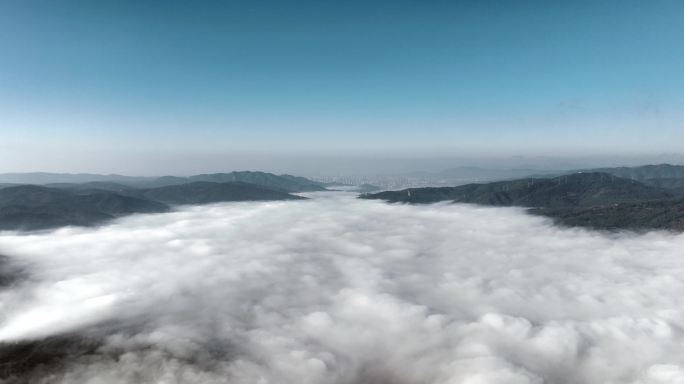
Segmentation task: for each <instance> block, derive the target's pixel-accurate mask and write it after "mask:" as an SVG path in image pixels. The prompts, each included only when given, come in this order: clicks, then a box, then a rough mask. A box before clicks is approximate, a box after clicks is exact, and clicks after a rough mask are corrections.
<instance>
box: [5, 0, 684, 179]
mask: <svg viewBox="0 0 684 384" xmlns="http://www.w3.org/2000/svg"><path fill="white" fill-rule="evenodd" d="M682 14H684V3H683V2H681V1H648V2H646V1H630V0H627V1H572V2H562V1H405V0H397V1H288V2H283V1H201V2H190V1H173V0H170V1H85V0H84V1H74V0H63V1H36V0H26V1H5V0H0V135H1V136H2V139H1V140H0V153H2V155H1V156H2V159H1V160H2V169H0V171H28V170H38V169H40V170H49V171H71V172H75V171H97V170H102V171H106V172H121V173H145V172H164V173H173V172H174V171H176V173H183V172H191V171H195V169H193V167H190V166H188V164H190V163H192V164H196V166H195V168H197V167H200V166H197V164H200V165H201V167H204V168H215V169H216V168H221V167H222V168H230V165H229V164H230V161H232V160H230V159H240V161H241V164H243V163H244V164H249V163H250V161H252V160H253V161H254V162H255V163H259V164H263V165H261V166H260V167H261V168H269V166H270V167H271V168H277V167H278V166H279V165H282V162H283V159H288V158H290V157H292V158H294V157H297V158H306V157H307V156H310V157H311V158H315V157H320V156H332V157H335V156H337V157H343V156H348V155H349V156H359V157H364V156H373V157H386V158H390V157H402V156H403V157H431V156H434V157H449V156H466V157H477V158H486V157H492V156H494V157H501V156H504V157H505V156H515V155H529V156H555V155H560V156H575V157H578V156H583V155H592V156H597V155H613V154H616V155H621V156H644V155H658V154H662V153H670V154H678V153H682V152H684V129H682V128H683V124H682V123H683V122H684V108H683V107H684V75H683V74H682V70H681V68H684V50H682V49H681V44H682V41H684V26H683V25H682V23H681V15H682ZM268 159H272V160H268ZM269 161H270V163H269ZM269 164H270V165H269ZM146 167H147V168H146ZM241 167H242V165H241Z"/></svg>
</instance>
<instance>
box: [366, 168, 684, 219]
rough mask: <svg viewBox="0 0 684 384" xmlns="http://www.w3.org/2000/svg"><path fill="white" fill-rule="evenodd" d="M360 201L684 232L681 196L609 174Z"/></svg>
mask: <svg viewBox="0 0 684 384" xmlns="http://www.w3.org/2000/svg"><path fill="white" fill-rule="evenodd" d="M360 197H361V198H365V199H381V200H385V201H388V202H404V203H413V204H415V203H433V202H438V201H453V202H459V203H473V204H482V205H491V206H521V207H528V208H532V209H531V210H530V212H532V213H535V214H540V215H545V216H549V217H552V218H554V219H555V220H556V221H558V222H559V223H562V224H566V225H577V226H585V227H592V228H600V229H653V228H657V229H674V230H684V196H682V195H681V194H680V193H679V192H677V191H675V190H669V189H665V188H662V187H658V186H652V185H646V184H644V183H642V182H640V181H636V180H632V179H626V178H622V177H618V176H615V175H613V174H610V173H606V172H580V173H574V174H569V175H563V176H558V177H553V178H525V179H519V180H511V181H499V182H493V183H486V184H468V185H462V186H458V187H437V188H410V189H405V190H401V191H386V192H380V193H375V194H364V195H361V196H360Z"/></svg>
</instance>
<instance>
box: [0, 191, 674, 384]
mask: <svg viewBox="0 0 684 384" xmlns="http://www.w3.org/2000/svg"><path fill="white" fill-rule="evenodd" d="M322 196H323V197H318V198H315V199H312V200H309V201H295V202H272V203H238V204H221V205H212V206H202V207H190V208H186V209H183V210H181V211H178V212H173V213H169V214H157V215H139V216H132V217H129V218H126V219H123V220H120V221H118V222H116V223H114V224H112V225H109V226H106V227H102V228H98V229H74V228H68V229H61V230H57V231H55V232H51V233H45V234H34V235H17V234H12V233H4V234H2V236H0V253H3V254H6V255H9V256H11V257H12V258H13V259H15V260H19V261H20V262H22V263H24V264H26V265H28V268H29V274H30V278H29V279H28V280H27V281H25V282H24V283H23V284H20V285H18V286H15V287H13V288H10V289H6V290H4V291H0V341H2V342H13V341H20V340H30V339H40V338H44V337H47V336H51V335H58V334H62V333H67V332H72V333H73V332H81V331H83V330H86V329H91V330H92V329H93V328H92V326H95V325H102V324H108V325H107V326H106V327H104V328H102V329H103V330H102V331H101V332H103V335H102V336H103V337H105V340H106V342H105V345H104V346H103V347H102V348H101V351H100V352H101V356H99V357H98V356H88V357H83V358H78V359H74V360H73V361H70V362H69V365H68V366H67V367H66V368H65V369H63V370H61V371H60V372H57V373H55V374H54V375H52V376H50V377H48V378H43V380H44V381H45V382H48V383H74V382H82V383H106V384H109V383H130V382H141V383H146V382H150V383H226V382H228V383H238V384H242V383H279V384H280V383H293V384H294V383H296V384H309V383H310V384H314V383H345V384H346V383H350V384H351V383H358V384H361V383H364V384H370V383H374V384H390V383H392V384H423V383H440V384H447V383H449V384H451V383H454V384H455V383H464V384H485V383H486V384H541V383H559V384H564V383H567V384H569V383H634V384H656V383H663V384H664V383H668V384H672V383H675V384H676V383H684V337H683V333H682V332H683V330H684V305H683V304H684V303H683V301H684V299H683V298H684V251H683V250H684V236H682V235H674V234H668V233H661V232H654V233H649V234H645V235H635V234H620V235H615V234H613V235H608V234H602V233H598V232H591V231H585V230H578V229H563V228H558V227H554V226H552V225H550V222H549V221H548V220H546V219H543V218H539V217H532V216H528V215H525V214H524V213H523V212H522V211H521V210H518V209H508V208H484V207H474V206H467V205H443V204H441V205H431V206H405V205H388V204H385V203H381V202H378V201H364V200H356V199H352V198H351V197H350V196H349V195H345V194H337V195H322ZM105 329H106V331H105ZM83 332H85V331H83ZM91 332H92V331H91ZM140 346H147V347H145V348H142V347H140ZM149 346H152V348H150V347H149ZM108 348H112V349H116V348H118V349H123V350H125V351H128V352H127V353H124V354H122V355H120V356H119V357H117V358H109V357H107V356H108V355H107V354H106V351H107V350H108Z"/></svg>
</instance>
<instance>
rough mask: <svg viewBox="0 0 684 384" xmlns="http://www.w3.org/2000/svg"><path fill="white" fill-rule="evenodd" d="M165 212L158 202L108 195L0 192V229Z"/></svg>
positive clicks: (33, 189) (25, 188) (32, 189)
mask: <svg viewBox="0 0 684 384" xmlns="http://www.w3.org/2000/svg"><path fill="white" fill-rule="evenodd" d="M166 210H168V207H167V206H166V205H165V204H162V203H159V202H156V201H149V200H143V199H139V198H136V197H131V196H122V195H118V194H115V193H112V192H105V191H100V192H95V193H90V194H85V195H83V194H76V193H73V192H70V191H67V190H61V189H56V188H47V187H39V186H35V185H22V186H17V187H7V188H3V189H0V229H24V230H35V229H46V228H54V227H60V226H65V225H93V224H97V223H100V222H103V221H106V220H109V219H112V218H115V217H118V216H122V215H126V214H131V213H154V212H164V211H166Z"/></svg>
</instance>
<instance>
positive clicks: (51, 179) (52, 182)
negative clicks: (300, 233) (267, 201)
mask: <svg viewBox="0 0 684 384" xmlns="http://www.w3.org/2000/svg"><path fill="white" fill-rule="evenodd" d="M198 181H208V182H212V183H228V182H243V183H250V184H257V185H261V186H264V187H267V188H272V189H277V190H281V191H285V192H312V191H324V190H325V186H324V185H323V184H322V183H319V182H316V181H313V180H309V179H307V178H304V177H298V176H292V175H275V174H272V173H267V172H252V171H240V172H229V173H212V174H202V175H195V176H189V177H179V176H162V177H137V176H122V175H97V174H89V173H79V174H69V173H44V172H34V173H4V174H0V187H2V185H3V184H4V186H11V185H23V184H35V185H45V186H48V187H56V188H63V189H89V188H96V189H104V190H110V191H122V190H125V189H130V188H156V187H166V186H170V185H180V184H188V183H194V182H198Z"/></svg>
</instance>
